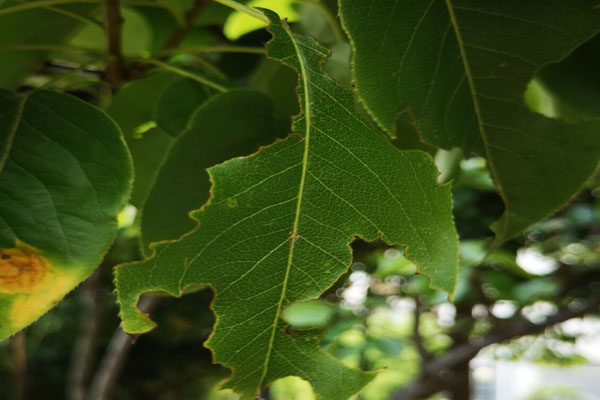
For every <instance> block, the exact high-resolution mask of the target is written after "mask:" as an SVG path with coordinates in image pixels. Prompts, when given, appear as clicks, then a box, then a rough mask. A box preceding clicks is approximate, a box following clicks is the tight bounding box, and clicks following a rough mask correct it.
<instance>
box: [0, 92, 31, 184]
mask: <svg viewBox="0 0 600 400" xmlns="http://www.w3.org/2000/svg"><path fill="white" fill-rule="evenodd" d="M27 97H28V95H23V96H22V97H21V100H20V101H19V104H17V112H16V115H15V119H14V121H13V123H12V126H11V127H10V131H9V133H8V138H7V140H6V148H5V149H4V151H3V152H2V156H1V157H0V174H2V171H3V170H4V165H5V164H6V161H7V160H8V156H9V155H10V150H11V149H12V145H13V142H14V139H15V136H16V135H17V130H19V125H20V124H21V119H22V118H23V111H24V110H25V103H26V102H27Z"/></svg>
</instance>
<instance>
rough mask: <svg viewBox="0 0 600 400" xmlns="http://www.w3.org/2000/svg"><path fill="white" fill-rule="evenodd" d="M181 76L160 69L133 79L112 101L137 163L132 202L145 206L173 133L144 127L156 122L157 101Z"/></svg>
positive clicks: (111, 110)
mask: <svg viewBox="0 0 600 400" xmlns="http://www.w3.org/2000/svg"><path fill="white" fill-rule="evenodd" d="M177 80H178V78H177V76H175V75H172V74H169V73H166V72H159V73H154V74H152V75H150V76H148V77H146V78H143V79H139V80H137V81H134V82H131V83H129V84H127V85H125V86H123V87H122V88H121V90H119V92H118V93H117V95H116V96H115V97H114V99H113V101H112V102H111V104H110V107H109V109H108V113H109V114H110V116H111V117H113V118H114V119H115V121H116V122H117V124H118V125H119V126H120V127H121V129H122V130H123V135H124V136H125V141H126V142H127V146H128V147H129V151H131V156H132V158H133V165H134V167H135V181H134V185H133V193H132V195H131V200H130V201H131V204H133V205H134V206H136V207H141V206H142V205H143V204H144V201H145V200H146V197H147V196H148V193H149V192H150V188H151V187H152V184H153V183H154V179H155V178H156V174H157V173H158V170H159V169H160V166H161V165H162V163H163V161H164V159H165V157H166V154H167V153H168V151H169V148H170V147H171V145H172V144H173V141H174V139H173V137H172V136H171V135H169V134H167V133H166V132H165V131H163V130H162V129H160V128H152V129H150V130H145V131H144V130H143V129H140V127H148V126H149V125H147V124H148V123H149V122H156V104H157V102H158V101H159V99H160V96H161V95H162V93H163V91H164V90H166V88H168V87H169V85H171V84H173V83H174V82H176V81H177Z"/></svg>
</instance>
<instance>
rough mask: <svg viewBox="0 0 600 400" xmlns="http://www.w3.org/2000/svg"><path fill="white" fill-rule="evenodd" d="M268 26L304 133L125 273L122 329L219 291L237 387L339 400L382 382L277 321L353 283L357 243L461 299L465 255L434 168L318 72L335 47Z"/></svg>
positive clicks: (229, 185)
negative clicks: (378, 244) (400, 250)
mask: <svg viewBox="0 0 600 400" xmlns="http://www.w3.org/2000/svg"><path fill="white" fill-rule="evenodd" d="M265 13H267V15H268V16H269V17H270V19H271V21H272V23H271V27H270V30H271V32H272V34H273V40H272V41H271V42H270V43H269V45H268V48H267V50H268V55H269V56H270V57H271V58H274V59H276V60H279V61H281V62H283V63H285V64H286V65H288V66H290V67H292V68H294V69H295V70H296V71H297V72H298V73H299V75H300V84H299V87H298V94H299V98H300V104H301V107H302V114H301V115H299V116H297V117H296V118H295V119H294V124H293V129H294V131H295V133H293V134H291V135H290V136H288V137H287V139H285V140H281V141H277V142H275V143H274V144H273V145H271V146H268V147H265V148H262V149H261V150H260V151H259V152H258V153H256V154H254V155H252V156H248V157H240V158H235V159H232V160H229V161H227V162H225V163H223V164H220V165H217V166H215V167H212V168H210V169H209V174H210V178H211V180H212V182H213V187H212V189H211V195H212V196H211V199H210V201H209V202H208V203H207V204H206V205H204V206H203V208H202V209H201V210H199V211H197V212H194V213H193V214H192V215H193V217H194V218H195V219H196V220H197V221H198V227H197V228H196V230H194V231H193V232H191V233H190V234H188V235H186V236H184V237H182V238H181V239H180V240H178V241H175V242H165V243H158V244H155V245H153V246H152V248H153V249H154V250H155V254H154V256H153V257H152V258H150V259H148V260H146V261H144V262H141V263H133V264H127V265H124V266H122V267H120V268H118V269H117V271H116V284H117V288H118V296H119V297H118V299H119V303H120V305H121V315H122V318H123V327H124V329H125V331H127V332H130V333H143V332H147V331H148V330H150V329H152V328H153V327H154V323H153V322H152V321H151V320H150V319H149V318H148V316H147V315H145V314H143V313H141V312H140V311H139V310H138V309H137V308H136V304H137V301H138V299H139V297H140V295H141V294H142V293H144V292H150V291H157V290H159V291H164V292H167V293H170V294H172V295H175V296H179V295H181V294H183V292H184V290H185V288H186V287H190V286H196V285H210V286H211V287H212V288H213V289H214V291H215V300H214V302H213V304H212V307H213V310H214V312H215V314H216V316H217V323H216V326H215V330H214V332H213V334H212V336H211V337H210V339H209V340H208V342H207V344H206V345H207V346H208V347H209V348H210V349H212V351H213V353H214V358H215V361H216V362H218V363H221V364H223V365H225V366H227V367H229V368H231V369H232V370H233V376H232V378H231V380H230V381H229V383H228V385H227V386H228V387H230V388H232V389H234V390H235V391H236V392H238V393H240V394H242V399H244V400H249V399H253V398H254V396H255V394H256V393H257V391H258V390H259V389H260V388H261V387H262V386H265V385H268V384H270V383H271V382H273V381H275V380H277V379H279V378H282V377H286V376H289V375H295V376H299V377H300V378H302V379H304V380H307V381H309V382H310V383H311V384H312V385H313V388H314V392H315V395H316V397H317V399H340V400H341V399H345V398H348V397H349V396H351V395H352V394H354V393H356V392H357V391H358V390H359V389H360V388H362V387H363V386H364V385H365V384H366V383H367V382H369V381H370V380H371V379H372V377H373V374H369V373H362V372H359V371H356V370H352V369H348V368H346V367H343V366H342V365H341V364H339V363H338V362H337V361H336V360H334V359H333V358H332V357H331V356H329V355H327V354H325V353H322V352H321V351H320V350H319V348H318V343H319V334H318V333H315V332H296V331H292V332H287V330H286V328H287V324H286V323H285V322H284V321H283V320H282V319H281V318H280V317H281V312H282V311H283V310H284V309H285V308H286V307H287V306H288V305H290V304H292V303H294V302H298V301H306V300H310V299H314V298H317V297H318V296H320V295H321V294H322V293H323V292H324V291H325V290H326V289H327V288H328V287H330V286H331V285H332V284H333V283H334V282H335V281H336V280H337V279H338V278H339V277H340V275H341V274H343V273H344V272H345V271H346V270H347V268H348V266H349V265H350V263H351V251H350V247H349V244H350V242H352V241H353V240H354V238H355V237H356V236H360V237H362V238H364V239H365V240H371V241H372V240H376V239H378V238H381V239H383V240H384V241H386V242H387V243H390V244H391V243H396V244H402V245H404V246H406V254H407V256H408V257H409V258H411V259H412V260H414V261H415V263H416V264H417V265H418V268H419V270H420V271H421V272H422V273H425V274H427V275H428V276H429V277H430V278H431V285H432V286H433V287H436V288H442V289H444V290H446V291H449V292H452V291H453V290H454V286H455V283H456V278H457V277H456V275H457V248H458V246H457V235H456V231H455V230H454V226H453V222H452V215H451V196H450V187H449V186H448V185H446V186H439V185H437V184H436V175H437V172H436V169H435V166H434V165H433V163H432V160H431V158H430V157H429V156H428V155H426V154H425V153H422V152H419V151H406V152H402V151H399V150H398V149H397V148H396V147H394V146H393V144H392V143H391V142H390V141H389V140H388V139H387V138H386V137H385V136H384V135H382V134H381V133H380V132H379V131H378V130H377V129H375V128H374V127H372V126H371V125H370V124H369V123H368V121H367V120H366V119H364V118H363V117H362V116H361V115H360V113H358V112H356V111H355V110H354V104H355V103H354V98H353V95H352V92H350V91H348V90H345V89H343V88H341V87H340V86H338V85H337V83H336V82H334V81H332V80H331V79H330V78H329V77H328V76H327V75H326V74H325V73H323V71H322V69H321V63H322V62H323V61H324V58H325V55H326V53H327V50H326V49H325V48H323V47H321V46H319V45H318V44H317V43H316V42H315V41H314V40H313V39H310V38H307V37H304V36H301V35H297V34H295V33H293V32H292V31H291V30H290V29H289V27H288V26H287V24H286V23H285V21H283V22H280V21H279V18H278V17H277V16H276V15H275V14H274V13H272V12H269V11H265ZM424 205H425V206H424Z"/></svg>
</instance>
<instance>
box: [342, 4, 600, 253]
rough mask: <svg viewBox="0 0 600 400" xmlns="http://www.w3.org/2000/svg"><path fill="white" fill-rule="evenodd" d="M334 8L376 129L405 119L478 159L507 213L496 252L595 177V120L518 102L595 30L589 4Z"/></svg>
mask: <svg viewBox="0 0 600 400" xmlns="http://www.w3.org/2000/svg"><path fill="white" fill-rule="evenodd" d="M340 4H341V16H342V19H343V22H344V26H345V28H346V30H347V31H348V33H349V35H350V37H351V40H352V43H353V46H354V49H355V52H354V74H355V75H354V79H355V81H356V87H357V89H358V92H359V93H360V96H361V98H362V99H363V101H364V103H365V105H366V107H367V108H368V110H369V111H370V113H371V115H372V116H373V117H374V118H375V119H376V120H377V121H378V123H379V124H380V125H381V126H382V127H383V128H384V129H386V130H387V131H389V132H392V131H393V129H394V123H395V121H396V119H397V117H398V114H399V113H400V112H403V111H406V112H409V113H410V114H411V115H412V116H413V118H414V121H415V124H416V127H417V129H418V131H419V133H420V135H421V138H422V140H423V141H424V142H426V143H428V144H431V145H434V146H437V147H441V148H444V149H451V148H452V147H460V148H462V149H463V150H464V151H465V154H469V153H470V152H471V151H475V152H477V153H479V154H481V155H485V156H486V157H487V159H488V165H489V167H490V169H491V171H492V175H493V177H494V180H495V183H496V187H497V188H498V191H499V192H500V194H501V195H502V197H503V199H504V202H505V205H506V212H505V214H504V216H503V217H502V218H501V219H500V220H499V221H497V222H496V223H494V224H493V226H492V229H493V230H494V231H495V232H496V244H499V243H501V242H502V241H504V240H506V239H508V238H510V237H512V236H514V235H516V234H518V233H519V232H521V231H522V230H523V229H525V228H526V227H527V226H528V225H530V224H532V223H533V222H535V221H537V220H539V219H541V218H543V217H544V216H546V215H548V214H550V213H551V212H553V211H555V210H556V209H557V208H559V207H560V206H561V205H563V204H564V203H565V202H567V201H568V200H569V199H570V198H571V196H573V194H575V193H576V192H577V190H578V189H579V188H580V187H581V185H582V183H583V182H584V181H585V180H586V179H587V177H589V175H590V174H591V173H592V172H593V171H594V169H595V167H596V165H597V163H598V158H599V157H600V135H599V134H598V133H599V130H600V123H598V122H596V123H589V124H576V125H570V124H566V123H563V122H560V121H556V120H552V119H549V118H545V117H543V116H541V115H539V114H536V113H534V112H532V111H530V110H529V109H528V108H527V107H526V105H525V102H524V99H523V98H524V93H525V90H526V88H527V85H528V83H529V82H530V80H531V79H532V78H533V77H534V76H535V74H536V72H537V71H539V70H540V69H541V68H542V67H543V66H544V65H546V64H549V63H553V62H557V61H559V60H561V59H563V58H564V57H566V56H567V55H568V54H569V53H570V52H572V51H573V50H574V49H575V48H576V47H578V46H579V45H581V44H582V43H584V42H585V41H587V40H589V39H590V38H592V37H593V36H594V35H595V34H596V33H598V32H599V31H600V8H598V6H597V5H598V2H597V1H591V0H573V1H569V2H553V3H552V6H551V7H550V6H549V5H548V2H546V1H543V0H530V1H520V0H510V1H508V0H507V1H500V2H489V1H486V2H478V3H475V2H472V1H467V0H445V1H433V0H432V1H401V0H341V3H340ZM365 27H370V28H369V29H365Z"/></svg>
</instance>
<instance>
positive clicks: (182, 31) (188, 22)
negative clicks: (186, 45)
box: [164, 0, 207, 49]
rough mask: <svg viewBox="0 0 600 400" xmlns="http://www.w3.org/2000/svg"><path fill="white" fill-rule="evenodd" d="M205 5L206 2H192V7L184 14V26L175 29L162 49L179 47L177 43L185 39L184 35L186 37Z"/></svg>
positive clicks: (200, 0) (198, 0)
mask: <svg viewBox="0 0 600 400" xmlns="http://www.w3.org/2000/svg"><path fill="white" fill-rule="evenodd" d="M206 4H207V1H206V0H196V1H195V2H194V5H193V6H192V8H190V9H189V10H188V11H187V12H186V13H185V16H184V22H185V23H184V25H183V26H180V27H178V28H177V29H175V31H174V32H173V34H172V35H171V37H170V38H169V40H167V43H166V44H165V46H164V49H172V48H175V47H177V46H178V45H179V43H181V41H182V40H183V39H184V38H185V35H187V33H188V31H189V30H190V29H191V28H192V26H193V25H194V21H195V20H196V18H197V17H198V15H200V13H201V12H202V10H204V8H205V7H206Z"/></svg>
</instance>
